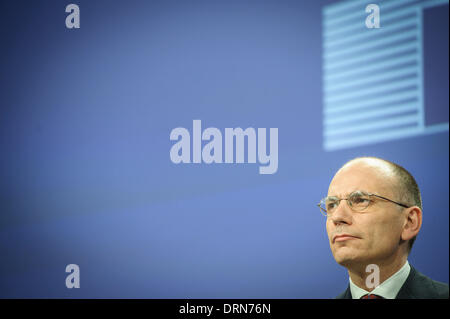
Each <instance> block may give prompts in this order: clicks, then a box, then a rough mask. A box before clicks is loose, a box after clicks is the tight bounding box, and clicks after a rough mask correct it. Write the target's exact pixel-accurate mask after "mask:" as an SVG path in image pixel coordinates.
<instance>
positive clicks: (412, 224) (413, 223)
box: [402, 206, 422, 241]
mask: <svg viewBox="0 0 450 319" xmlns="http://www.w3.org/2000/svg"><path fill="white" fill-rule="evenodd" d="M405 214H406V215H405V224H404V226H403V231H402V239H403V240H405V241H407V240H410V239H411V238H413V237H414V236H416V235H417V234H418V233H419V230H420V227H421V226H422V210H421V209H420V208H419V207H417V206H413V207H410V208H407V211H406V212H405Z"/></svg>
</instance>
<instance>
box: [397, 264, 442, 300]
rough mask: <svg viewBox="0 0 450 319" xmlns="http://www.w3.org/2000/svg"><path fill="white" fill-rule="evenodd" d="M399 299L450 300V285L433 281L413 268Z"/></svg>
mask: <svg viewBox="0 0 450 319" xmlns="http://www.w3.org/2000/svg"><path fill="white" fill-rule="evenodd" d="M397 298H398V299H410V298H415V299H448V298H449V290H448V285H447V284H445V283H442V282H439V281H436V280H433V279H431V278H429V277H427V276H425V275H424V274H422V273H420V272H419V271H418V270H416V269H415V268H414V267H412V266H411V271H410V273H409V276H408V278H407V279H406V282H405V283H404V285H403V287H402V288H401V289H400V291H399V293H398V295H397Z"/></svg>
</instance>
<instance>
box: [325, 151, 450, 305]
mask: <svg viewBox="0 0 450 319" xmlns="http://www.w3.org/2000/svg"><path fill="white" fill-rule="evenodd" d="M319 206H320V209H321V211H322V213H323V214H324V215H325V216H326V217H327V221H326V228H327V233H328V238H329V242H330V247H331V251H332V253H333V256H334V258H335V259H336V262H337V263H338V264H340V265H342V266H344V267H345V268H347V270H348V274H349V277H350V278H349V282H350V283H349V286H348V288H347V289H346V290H345V291H344V292H343V293H342V294H340V295H339V296H338V297H337V298H339V299H351V298H353V299H381V298H385V299H394V298H398V299H409V298H421V299H429V298H433V299H434V298H448V297H449V290H448V285H447V284H444V283H440V282H437V281H434V280H432V279H430V278H428V277H426V276H424V275H423V274H421V273H420V272H418V271H417V270H416V269H414V268H413V267H412V266H411V265H410V264H409V263H408V260H407V257H408V254H409V252H410V250H411V247H412V245H413V243H414V240H415V238H416V236H417V234H418V233H419V230H420V227H421V225H422V201H421V196H420V191H419V188H418V186H417V183H416V181H415V180H414V177H412V176H411V174H410V173H409V172H408V171H407V170H405V169H404V168H403V167H401V166H399V165H397V164H395V163H392V162H389V161H387V160H383V159H380V158H375V157H361V158H356V159H353V160H351V161H349V162H347V163H346V164H345V165H344V166H343V167H342V168H341V169H339V171H338V172H337V173H336V175H335V176H334V178H333V180H332V181H331V184H330V186H329V189H328V196H327V197H326V198H324V199H322V201H321V202H320V204H319Z"/></svg>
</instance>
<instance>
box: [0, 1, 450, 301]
mask: <svg viewBox="0 0 450 319" xmlns="http://www.w3.org/2000/svg"><path fill="white" fill-rule="evenodd" d="M69 3H70V2H68V1H12V0H9V1H5V0H2V1H1V2H0V39H1V40H0V41H1V42H0V43H1V44H0V45H1V50H0V107H1V109H0V112H1V113H0V155H1V156H0V256H1V257H0V258H1V262H0V297H10V298H11V297H12V298H15V297H32V298H34V297H40V298H53V297H63V298H66V297H68V298H70V297H76V298H78V297H85V298H91V297H93V298H135V297H139V298H333V297H335V296H336V295H337V294H338V293H340V292H341V291H342V290H343V289H344V288H345V287H346V285H347V282H348V277H347V274H346V270H345V269H344V268H342V267H341V266H339V265H337V264H336V263H335V261H334V259H333V257H332V255H331V252H330V249H329V245H328V240H327V235H326V231H325V218H324V217H323V216H322V215H321V214H320V212H319V210H318V209H317V206H316V203H317V202H318V201H319V200H320V199H321V198H322V197H324V196H325V195H326V192H327V189H328V184H329V182H330V180H331V178H332V176H333V174H334V172H335V171H336V170H337V169H338V168H339V167H340V166H341V165H342V164H343V163H344V162H345V161H347V160H348V159H351V158H353V157H356V156H362V155H373V156H380V157H383V158H386V159H389V160H392V161H395V162H397V163H399V164H401V165H403V166H405V167H406V168H407V169H408V170H410V171H411V173H412V174H413V175H414V176H415V177H416V179H417V181H418V183H419V186H420V187H421V189H422V195H423V201H424V222H423V227H422V230H421V232H420V234H419V236H418V239H417V241H416V243H415V246H414V248H413V250H412V253H411V255H410V257H409V261H410V263H411V264H413V265H414V266H415V267H416V268H418V269H419V271H421V272H423V273H425V274H426V275H428V276H430V277H432V278H433V279H435V280H439V281H444V282H447V283H448V274H449V255H448V252H449V246H448V244H449V231H448V230H449V220H448V214H449V204H448V202H449V200H448V199H449V197H448V194H449V187H448V185H449V179H448V176H449V148H448V142H449V134H448V131H447V132H441V133H438V134H431V135H423V136H416V137H410V138H404V139H398V140H393V141H388V142H383V143H378V144H372V145H365V146H359V147H354V148H348V149H342V150H336V151H324V149H323V137H322V131H323V127H322V108H323V105H322V93H323V92H322V9H323V7H324V6H325V5H329V4H332V3H335V1H279V0H276V1H275V0H273V1H247V0H239V1H237V0H231V1H228V0H227V1H223V0H208V1H138V0H134V1H85V0H77V1H75V3H77V4H78V5H79V6H80V9H81V28H80V29H78V30H69V29H66V27H65V18H66V15H67V13H65V6H66V5H67V4H69ZM427 17H428V18H427ZM425 18H426V19H428V20H427V21H434V23H431V22H430V23H429V24H427V22H425V28H424V39H425V62H426V63H425V71H426V72H425V74H426V76H425V89H426V90H425V96H426V99H428V100H426V101H427V104H426V109H427V112H428V113H427V114H428V115H427V116H428V119H429V120H430V121H431V122H433V123H436V122H448V116H449V115H448V6H443V7H440V8H439V9H438V10H433V11H430V12H429V14H427V15H426V16H425ZM445 41H447V42H446V43H445ZM427 48H428V49H427ZM445 50H447V51H445ZM427 52H428V53H427ZM439 59H440V60H439ZM441 60H442V62H437V61H441ZM427 61H428V62H427ZM433 74H435V76H433ZM445 99H446V100H445ZM443 101H444V102H443ZM428 106H430V107H428ZM193 119H201V120H202V125H203V127H204V128H206V127H210V126H212V127H217V128H219V129H221V130H223V129H224V128H225V127H242V128H247V127H254V128H258V127H263V128H270V127H277V128H278V129H279V168H278V172H277V173H276V174H274V175H259V174H258V166H259V165H258V164H213V165H207V164H201V165H194V164H184V165H175V164H173V163H172V162H171V161H170V157H169V150H170V147H171V146H172V145H173V142H171V141H170V140H169V134H170V131H171V130H172V129H173V128H175V127H179V126H182V127H186V128H188V129H190V130H192V120H193ZM71 263H75V264H78V265H79V266H80V269H81V288H80V289H67V288H66V286H65V278H66V276H67V273H65V267H66V265H67V264H71Z"/></svg>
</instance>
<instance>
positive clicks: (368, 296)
mask: <svg viewBox="0 0 450 319" xmlns="http://www.w3.org/2000/svg"><path fill="white" fill-rule="evenodd" d="M360 299H384V298H383V297H381V296H378V295H372V294H367V295H364V296H362V297H361V298H360Z"/></svg>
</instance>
